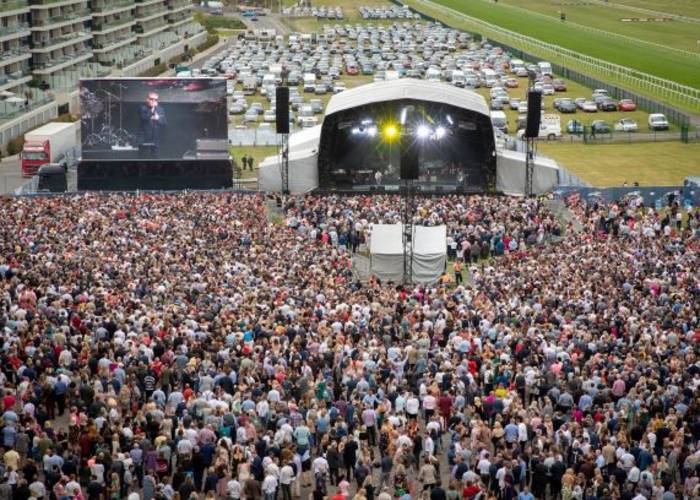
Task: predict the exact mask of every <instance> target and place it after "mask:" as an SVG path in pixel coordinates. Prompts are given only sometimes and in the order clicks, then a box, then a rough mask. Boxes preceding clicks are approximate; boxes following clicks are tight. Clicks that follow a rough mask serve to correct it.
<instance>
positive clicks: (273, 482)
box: [262, 470, 277, 500]
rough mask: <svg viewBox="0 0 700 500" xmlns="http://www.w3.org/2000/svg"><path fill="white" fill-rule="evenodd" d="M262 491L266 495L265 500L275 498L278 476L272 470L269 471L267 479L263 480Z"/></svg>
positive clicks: (273, 499)
mask: <svg viewBox="0 0 700 500" xmlns="http://www.w3.org/2000/svg"><path fill="white" fill-rule="evenodd" d="M262 491H263V495H265V500H275V497H276V494H277V478H276V477H275V476H274V474H272V472H271V471H270V470H268V471H267V474H266V475H265V479H264V480H263V483H262Z"/></svg>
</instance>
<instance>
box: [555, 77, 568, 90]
mask: <svg viewBox="0 0 700 500" xmlns="http://www.w3.org/2000/svg"><path fill="white" fill-rule="evenodd" d="M552 87H554V90H556V91H557V92H566V83H565V82H564V80H562V79H561V78H557V79H556V80H553V81H552Z"/></svg>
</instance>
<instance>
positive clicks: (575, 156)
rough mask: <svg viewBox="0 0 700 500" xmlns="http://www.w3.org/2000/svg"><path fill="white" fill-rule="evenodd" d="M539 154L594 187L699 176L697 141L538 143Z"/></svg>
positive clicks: (699, 146)
mask: <svg viewBox="0 0 700 500" xmlns="http://www.w3.org/2000/svg"><path fill="white" fill-rule="evenodd" d="M537 148H538V151H539V153H540V154H543V155H545V156H549V157H550V158H554V159H555V160H557V161H558V162H559V163H560V164H561V165H562V166H564V167H566V168H567V169H568V170H570V171H571V172H573V173H574V174H576V175H578V176H579V177H580V178H581V179H583V180H585V181H588V182H590V183H591V184H593V185H594V186H597V187H609V186H621V185H622V184H623V183H624V182H625V181H627V183H628V184H629V185H632V183H633V182H635V181H636V182H639V184H640V185H641V186H678V185H681V184H683V179H684V178H685V177H686V176H688V175H700V144H683V143H682V142H654V143H636V144H633V145H631V146H630V145H628V144H593V145H585V144H566V143H541V144H539V145H538V146H537Z"/></svg>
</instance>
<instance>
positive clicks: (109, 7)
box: [92, 0, 136, 13]
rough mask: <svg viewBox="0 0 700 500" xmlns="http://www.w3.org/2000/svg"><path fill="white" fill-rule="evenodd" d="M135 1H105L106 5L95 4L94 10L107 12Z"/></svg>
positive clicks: (132, 3)
mask: <svg viewBox="0 0 700 500" xmlns="http://www.w3.org/2000/svg"><path fill="white" fill-rule="evenodd" d="M135 3H136V2H135V0H119V1H116V2H105V4H104V5H93V7H92V12H93V13H94V12H106V11H110V10H115V9H119V8H120V7H127V6H130V5H134V4H135Z"/></svg>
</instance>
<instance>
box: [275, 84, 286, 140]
mask: <svg viewBox="0 0 700 500" xmlns="http://www.w3.org/2000/svg"><path fill="white" fill-rule="evenodd" d="M275 97H276V103H275V112H276V115H275V120H276V122H277V133H278V134H288V133H289V87H277V88H276V89H275Z"/></svg>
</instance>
